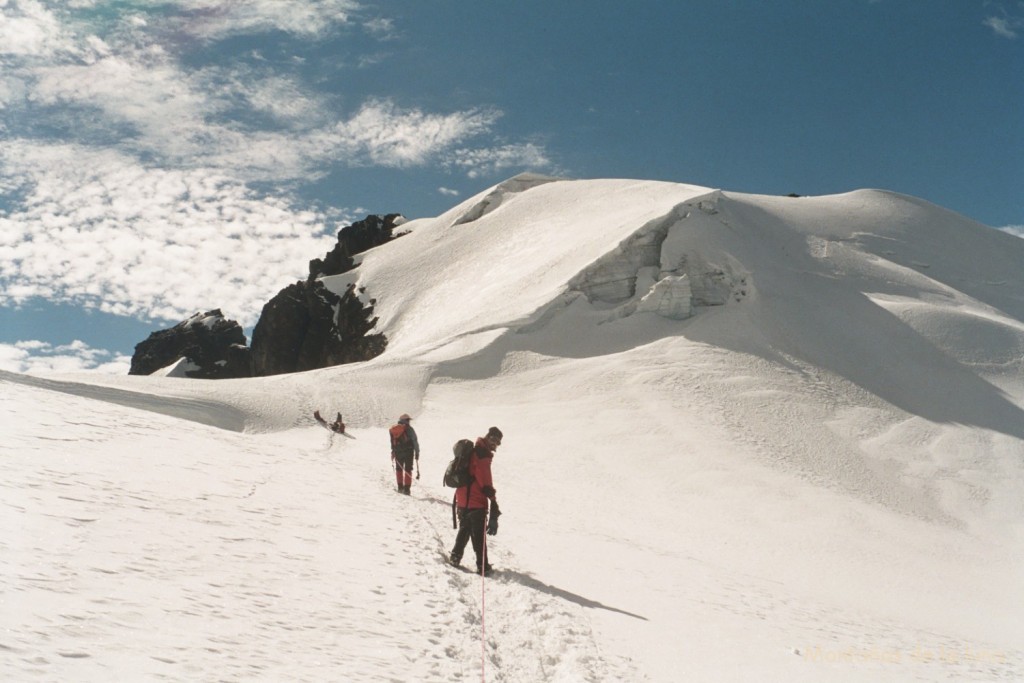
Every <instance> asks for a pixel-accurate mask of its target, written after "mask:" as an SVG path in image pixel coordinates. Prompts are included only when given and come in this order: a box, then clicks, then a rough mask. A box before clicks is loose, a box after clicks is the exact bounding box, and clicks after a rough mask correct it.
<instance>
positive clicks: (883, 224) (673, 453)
mask: <svg viewBox="0 0 1024 683" xmlns="http://www.w3.org/2000/svg"><path fill="white" fill-rule="evenodd" d="M402 228H403V230H408V232H409V234H408V235H406V236H404V237H402V238H400V239H398V240H395V241H393V242H391V243H389V244H387V245H385V246H384V247H381V248H378V249H375V250H373V251H371V252H368V253H367V254H365V255H364V256H363V258H362V261H361V263H360V266H359V268H358V269H357V270H356V271H354V272H353V273H348V274H345V275H344V276H338V277H337V278H336V279H335V280H334V281H330V282H329V285H330V286H332V287H337V288H338V289H343V288H344V287H345V286H346V285H347V284H348V283H349V282H356V283H357V284H358V285H359V286H365V287H366V288H367V295H368V296H371V297H373V298H375V299H376V300H377V302H378V303H377V309H376V311H377V314H379V316H380V321H379V323H378V330H379V331H382V332H384V333H385V334H386V335H387V336H388V338H389V340H390V343H389V347H388V350H387V352H386V353H385V354H384V355H382V356H380V357H379V358H376V359H374V360H372V361H370V362H367V363H360V364H354V365H349V366H341V367H336V368H329V369H325V370H319V371H314V372H308V373H301V374H295V375H289V376H278V377H270V378H261V379H253V380H230V381H199V380H188V379H183V378H180V377H173V376H159V377H158V376H150V377H114V376H106V375H97V374H79V375H60V376H57V375H48V376H29V375H20V374H13V373H8V372H0V404H2V406H0V420H2V427H3V434H4V439H3V444H2V445H0V452H2V458H0V468H2V471H0V486H2V489H0V490H2V498H0V502H2V503H3V514H2V515H0V588H2V598H0V599H2V609H0V626H2V634H0V677H2V678H3V679H5V680H19V681H36V680H38V681H44V680H47V681H48V680H76V681H110V680H126V681H127V680H159V679H162V680H232V681H240V680H266V681H279V680H289V681H389V680H395V681H460V680H465V681H476V680H487V681H504V682H508V683H511V682H519V681H523V682H531V681H559V682H568V681H593V682H597V681H656V682H668V681H691V680H692V681H751V680H765V681H768V680H776V681H781V680H786V681H825V680H827V681H879V680H886V681H946V680H948V681H991V680H1006V681H1014V680H1021V679H1024V648H1022V646H1021V643H1022V642H1024V241H1022V240H1020V239H1019V238H1016V237H1013V236H1011V235H1008V234H1005V233H1002V232H999V231H996V230H992V229H990V228H987V227H985V226H982V225H980V224H977V223H974V222H973V221H970V220H969V219H966V218H964V217H962V216H959V215H956V214H953V213H950V212H948V211H945V210H944V209H942V208H940V207H937V206H934V205H930V204H927V203H925V202H923V201H920V200H917V199H914V198H911V197H905V196H900V195H895V194H892V193H888V192H882V191H874V190H864V191H857V192H852V193H848V194H844V195H836V196H828V197H801V198H782V197H766V196H756V195H744V194H738V193H732V192H723V191H719V190H713V189H709V188H701V187H696V186H691V185H681V184H675V183H662V182H652V181H635V180H588V181H568V180H554V179H550V178H543V177H539V176H531V175H525V176H517V177H516V178H513V179H511V180H509V181H506V182H505V183H502V184H501V185H498V186H496V187H495V188H492V189H490V190H488V191H486V192H484V193H481V194H480V195H478V196H477V197H474V198H472V199H470V200H468V201H466V202H463V203H462V204H460V205H458V206H456V207H453V208H452V209H451V210H450V211H449V212H447V213H445V214H444V215H442V216H439V217H437V218H431V219H419V220H414V221H410V222H409V223H406V224H405V225H403V226H402ZM171 374H173V373H171ZM314 409H320V410H321V412H323V413H324V414H325V415H333V414H334V412H335V411H340V412H342V413H343V414H344V417H345V422H346V424H347V425H348V427H349V435H348V436H347V437H346V436H339V435H333V434H331V433H330V432H328V431H326V430H324V429H322V428H320V427H319V426H317V425H316V424H315V423H314V422H313V420H312V412H313V410H314ZM402 412H408V413H410V414H412V415H413V418H414V419H413V425H414V426H415V427H416V429H417V432H418V434H419V438H420V443H421V445H422V449H423V450H422V458H421V460H420V468H421V475H422V478H421V479H419V480H417V481H416V482H415V484H414V486H413V491H412V495H411V496H409V497H406V496H400V495H397V494H396V493H395V491H394V478H393V474H392V472H391V469H390V464H389V458H388V448H387V436H386V428H387V427H388V426H389V425H390V424H391V423H392V422H393V421H394V420H395V419H396V418H397V416H398V415H399V414H400V413H402ZM490 425H498V426H499V427H500V428H501V429H502V430H503V432H504V433H505V440H504V444H503V445H502V446H501V448H500V449H499V451H498V454H497V456H496V458H495V461H494V473H495V482H496V488H497V490H498V499H499V501H500V502H501V507H502V512H503V513H504V514H503V515H502V517H501V523H500V530H499V533H498V535H497V536H495V537H489V538H488V542H489V549H490V553H491V561H492V563H493V564H494V565H495V567H496V568H497V569H498V570H499V571H498V572H497V573H496V574H495V575H494V576H492V577H490V578H488V579H486V580H482V579H481V578H480V577H478V576H474V575H472V574H469V573H465V572H460V571H457V570H455V569H453V568H451V567H449V566H447V565H446V564H445V563H444V561H443V556H444V555H445V554H447V551H448V549H450V547H451V544H452V541H453V539H454V531H453V529H452V524H451V510H450V500H451V490H450V489H446V488H444V487H443V486H442V485H441V475H442V473H443V470H444V467H445V465H446V464H447V461H448V459H449V457H450V449H451V445H452V444H453V443H454V441H455V440H456V439H458V438H460V437H470V438H472V437H476V436H479V435H481V434H483V433H484V432H485V431H486V429H487V428H488V427H489V426H490ZM471 557H472V556H471V554H467V558H469V559H471ZM467 564H471V563H467Z"/></svg>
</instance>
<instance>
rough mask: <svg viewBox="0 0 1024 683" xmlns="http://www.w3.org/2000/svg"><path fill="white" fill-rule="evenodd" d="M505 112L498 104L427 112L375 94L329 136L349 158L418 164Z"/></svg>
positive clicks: (479, 130) (486, 127)
mask: <svg viewBox="0 0 1024 683" xmlns="http://www.w3.org/2000/svg"><path fill="white" fill-rule="evenodd" d="M500 116H501V113H500V112H498V111H496V110H471V111H465V112H456V113H454V114H429V113H426V112H423V111H421V110H419V109H408V110H402V109H400V108H398V107H397V106H395V104H394V103H392V102H390V101H388V100H382V99H381V100H371V101H369V102H367V103H366V104H364V105H363V106H362V107H361V108H360V110H359V111H358V112H357V113H356V114H355V115H354V116H353V117H352V118H350V119H349V120H348V121H344V122H342V123H339V124H338V125H337V126H336V127H335V129H334V130H333V131H332V132H331V133H330V134H328V135H326V136H325V138H326V139H327V141H328V142H329V143H331V144H332V145H333V146H334V147H335V148H337V149H341V150H344V153H345V155H346V156H347V157H348V158H349V159H350V160H358V159H365V160H367V161H369V162H372V163H375V164H379V165H383V166H398V167H401V166H411V165H420V164H423V163H425V162H426V161H428V160H430V159H431V158H433V157H435V156H436V155H438V154H439V153H441V152H443V151H445V150H447V149H448V148H450V147H451V146H452V145H453V144H455V143H458V142H460V141H461V140H463V139H465V138H470V137H473V136H476V135H479V134H481V133H484V132H486V131H487V130H489V128H490V127H491V125H492V124H493V123H494V122H495V121H496V120H497V119H498V118H499V117H500Z"/></svg>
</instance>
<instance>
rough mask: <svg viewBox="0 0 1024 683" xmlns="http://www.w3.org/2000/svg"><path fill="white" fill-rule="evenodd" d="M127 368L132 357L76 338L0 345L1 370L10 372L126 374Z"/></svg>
mask: <svg viewBox="0 0 1024 683" xmlns="http://www.w3.org/2000/svg"><path fill="white" fill-rule="evenodd" d="M130 367H131V358H129V357H128V356H123V355H117V354H113V353H111V352H110V351H105V350H102V349H94V348H91V347H90V346H89V345H88V344H86V343H84V342H81V341H78V340H75V341H73V342H71V343H70V344H66V345H60V346H53V345H52V344H49V343H47V342H42V341H36V340H28V341H21V342H18V343H16V344H0V370H7V371H9V372H21V373H25V374H30V375H43V374H50V373H67V372H101V373H104V374H111V375H126V374H128V369H129V368H130Z"/></svg>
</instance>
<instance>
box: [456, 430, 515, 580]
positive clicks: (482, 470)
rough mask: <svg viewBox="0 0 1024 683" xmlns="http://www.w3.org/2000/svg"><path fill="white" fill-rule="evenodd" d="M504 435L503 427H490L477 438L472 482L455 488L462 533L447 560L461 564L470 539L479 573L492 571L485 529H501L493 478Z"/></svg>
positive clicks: (491, 533) (471, 460) (490, 532)
mask: <svg viewBox="0 0 1024 683" xmlns="http://www.w3.org/2000/svg"><path fill="white" fill-rule="evenodd" d="M501 439H502V433H501V430H500V429H498V428H497V427H491V428H490V429H488V430H487V435H486V436H482V437H480V438H479V439H477V440H476V445H474V446H473V452H472V454H470V456H469V475H470V481H469V484H468V485H467V486H464V487H462V488H458V489H455V501H456V505H457V506H458V517H459V533H458V534H457V535H456V536H455V547H453V548H452V552H451V555H449V557H448V560H449V561H450V562H451V563H452V564H453V565H454V566H456V567H458V566H460V564H461V563H462V553H463V552H464V551H465V549H466V543H467V541H470V540H471V541H473V552H474V553H475V554H476V570H477V573H480V574H484V575H487V574H490V573H491V571H492V567H491V564H490V563H489V562H488V561H487V542H486V541H487V539H486V538H484V532H485V531H486V533H487V535H489V536H494V535H495V534H497V533H498V515H500V514H501V511H500V510H499V509H498V500H497V498H496V492H495V490H494V482H493V480H492V478H491V461H492V460H494V453H495V451H496V450H497V448H498V446H500V445H501ZM488 509H489V512H490V514H489V515H488ZM488 516H489V517H490V519H488Z"/></svg>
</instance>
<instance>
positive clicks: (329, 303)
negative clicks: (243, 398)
mask: <svg viewBox="0 0 1024 683" xmlns="http://www.w3.org/2000/svg"><path fill="white" fill-rule="evenodd" d="M403 222H404V218H403V217H402V215H401V214H397V213H393V214H388V215H386V216H384V217H381V216H375V215H369V216H367V217H366V218H364V219H363V220H361V221H357V222H355V223H353V224H352V225H349V226H346V227H344V228H342V229H341V230H340V231H338V243H337V244H336V245H335V246H334V249H332V250H331V251H330V252H329V253H328V254H327V255H326V256H325V257H324V258H322V259H313V260H312V261H310V262H309V277H308V278H307V279H306V280H305V281H304V282H296V283H295V284H292V285H288V286H287V287H285V288H284V289H282V290H281V291H280V292H278V294H277V295H276V296H275V297H274V298H273V299H271V300H270V301H269V302H267V304H266V305H264V307H263V311H262V313H261V315H260V319H259V322H257V323H256V327H255V329H254V330H253V333H252V346H251V348H248V347H246V346H245V335H244V334H243V333H242V328H241V327H239V325H238V323H236V322H234V321H226V322H225V321H223V316H222V315H221V312H220V310H216V311H210V312H209V313H205V314H196V315H195V316H193V317H192V318H189V319H188V320H186V321H184V322H182V323H179V324H178V325H176V326H174V327H173V328H171V329H169V330H161V331H159V332H154V333H153V334H151V335H150V336H149V339H147V340H146V341H145V342H142V343H141V344H138V345H137V346H136V347H135V355H134V356H132V364H131V370H130V371H129V374H131V375H149V374H152V373H153V372H155V371H157V370H160V369H162V368H165V367H167V366H169V365H171V364H172V363H175V362H176V361H178V360H179V359H180V358H182V357H185V358H186V359H187V360H188V363H189V365H188V366H187V368H188V369H187V370H185V371H184V374H185V376H188V377H202V378H210V379H221V378H229V377H253V376H255V377H261V376H266V375H280V374H283V373H287V372H301V371H304V370H315V369H317V368H325V367H329V366H332V365H341V364H343V363H354V362H357V361H363V360H369V359H370V358H373V357H375V356H379V355H380V354H381V353H383V352H384V349H385V348H386V347H387V338H386V337H385V336H384V335H383V334H370V331H371V330H372V329H373V327H374V326H375V325H376V323H377V318H376V317H374V316H373V305H374V303H375V301H374V300H373V299H369V298H367V297H366V292H365V291H364V289H362V288H359V289H358V290H357V288H356V287H355V285H352V284H350V285H348V287H347V289H346V290H345V291H342V292H341V293H340V294H338V293H335V292H333V291H331V290H330V289H328V288H327V287H326V286H325V285H324V284H323V282H322V281H321V280H320V278H323V277H327V276H331V275H339V274H341V273H345V272H347V271H349V270H352V269H353V268H354V267H355V266H356V260H355V258H354V257H355V256H356V255H358V254H361V253H363V252H365V251H367V250H369V249H372V248H374V247H378V246H380V245H382V244H385V243H387V242H390V241H391V240H393V239H395V238H396V237H400V236H401V234H397V235H396V234H395V228H397V227H398V226H399V225H401V224H402V223H403ZM227 322H230V325H228V324H227ZM231 326H233V329H229V327H231ZM197 368H198V369H197Z"/></svg>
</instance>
